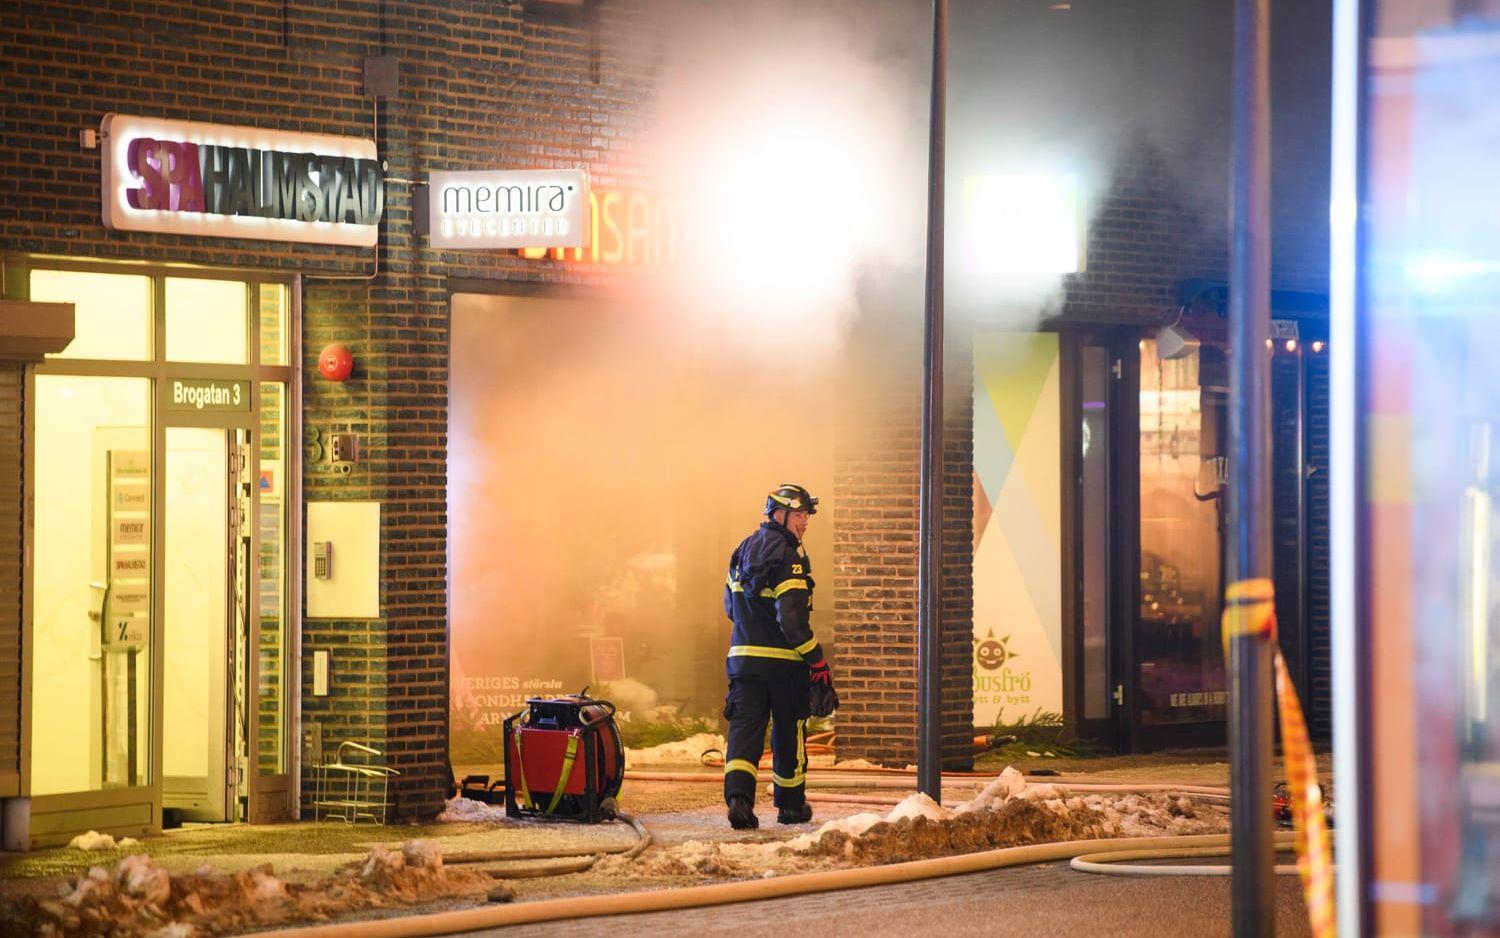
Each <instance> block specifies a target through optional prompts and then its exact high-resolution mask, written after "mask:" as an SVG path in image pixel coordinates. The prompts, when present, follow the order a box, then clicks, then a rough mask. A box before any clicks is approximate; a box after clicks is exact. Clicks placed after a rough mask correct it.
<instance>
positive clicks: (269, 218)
mask: <svg viewBox="0 0 1500 938" xmlns="http://www.w3.org/2000/svg"><path fill="white" fill-rule="evenodd" d="M100 129H101V136H102V138H103V140H104V146H103V147H102V148H101V149H102V154H103V156H102V158H103V192H102V202H103V217H104V225H105V227H107V228H118V229H125V230H130V231H155V232H161V233H164V234H186V235H212V236H217V237H223V238H257V239H261V240H271V241H309V242H313V243H317V244H351V245H363V246H369V245H372V244H374V243H375V238H376V235H377V233H378V225H379V223H380V217H381V214H382V213H383V212H384V211H385V172H384V169H383V168H382V166H381V164H380V161H379V160H378V159H377V158H376V153H375V142H374V141H373V140H365V139H362V138H359V137H335V136H329V135H326V134H301V133H285V132H282V131H274V130H260V129H257V128H254V127H228V126H222V125H219V124H202V123H196V122H193V121H176V120H166V119H161V118H153V117H132V116H127V115H123V114H109V115H107V116H106V117H105V118H104V121H103V122H102V124H101V128H100Z"/></svg>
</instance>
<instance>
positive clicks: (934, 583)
mask: <svg viewBox="0 0 1500 938" xmlns="http://www.w3.org/2000/svg"><path fill="white" fill-rule="evenodd" d="M947 72H948V0H933V3H932V114H931V124H930V130H929V134H928V150H927V316H926V330H925V340H924V343H925V344H924V352H925V354H924V357H923V376H924V378H925V379H926V380H925V381H924V382H923V390H922V478H921V496H920V512H921V521H920V529H919V535H918V536H919V543H918V548H917V549H918V555H917V597H918V598H917V603H918V605H917V789H918V790H919V791H922V792H924V793H926V794H927V796H928V797H930V798H932V800H934V801H942V798H943V769H942V748H943V746H942V744H943V738H942V736H943V723H942V709H943V695H942V662H943V656H942V644H941V641H940V636H941V634H942V603H943V137H944V128H945V124H946V114H945V112H946V108H947V89H948V79H947Z"/></svg>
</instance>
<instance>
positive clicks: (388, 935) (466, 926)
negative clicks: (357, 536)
mask: <svg viewBox="0 0 1500 938" xmlns="http://www.w3.org/2000/svg"><path fill="white" fill-rule="evenodd" d="M1278 836H1280V835H1278ZM1161 841H1162V838H1159V837H1128V838H1118V839H1106V840H1073V841H1066V842H1063V843H1052V844H1031V845H1029V846H1025V847H1003V848H1000V849H997V850H985V851H981V852H979V853H967V854H960V855H958V856H949V857H937V858H934V859H931V860H912V861H908V862H905V863H892V864H888V865H885V866H869V867H860V868H858V869H846V870H827V871H823V872H817V873H797V874H793V875H790V876H778V877H776V878H774V879H752V880H743V881H740V882H734V883H717V884H714V885H709V886H692V887H688V888H684V889H672V890H649V891H640V892H627V893H617V894H615V895H605V896H570V897H566V898H562V899H545V900H540V901H537V902H522V903H517V904H514V905H501V906H494V905H491V906H480V907H477V908H472V909H460V910H456V911H449V912H436V913H432V914H430V915H416V916H410V917H406V918H392V919H381V920H379V921H361V922H348V923H343V924H337V925H312V926H307V927H304V928H289V929H282V930H279V931H277V932H275V935H276V936H277V938H416V936H426V935H449V934H455V933H460V932H467V931H477V930H479V929H486V928H503V927H506V926H510V925H530V924H535V923H537V922H553V921H561V920H571V919H584V918H597V917H599V916H606V915H630V914H635V913H640V912H665V911H673V910H678V909H693V908H703V907H706V906H715V905H727V904H729V903H734V902H754V901H760V900H765V899H780V898H785V897H787V896H799V895H806V894H808V893H816V892H831V891H834V890H840V889H854V888H859V887H864V886H884V885H891V884H896V883H908V882H915V881H919V880H924V879H935V878H938V877H943V876H959V875H963V874H967V873H981V872H985V871H988V870H997V869H1003V868H1005V867H1010V866H1024V865H1029V864H1035V863H1051V862H1056V861H1059V860H1070V859H1071V858H1073V857H1076V856H1088V855H1093V854H1098V853H1099V851H1100V850H1101V849H1108V850H1110V851H1111V852H1120V851H1130V852H1131V853H1132V855H1133V856H1134V857H1146V856H1149V857H1152V858H1160V859H1168V858H1174V857H1178V856H1180V855H1181V853H1182V851H1183V850H1184V849H1185V848H1186V849H1190V850H1191V849H1199V848H1218V849H1221V850H1222V849H1225V848H1227V847H1228V845H1229V837H1228V836H1227V835H1223V834H1213V835H1200V836H1192V837H1174V838H1172V841H1173V845H1172V846H1170V847H1163V846H1161ZM643 849H644V848H643Z"/></svg>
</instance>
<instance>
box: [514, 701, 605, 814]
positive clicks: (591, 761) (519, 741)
mask: <svg viewBox="0 0 1500 938" xmlns="http://www.w3.org/2000/svg"><path fill="white" fill-rule="evenodd" d="M503 732H504V741H505V814H506V816H508V817H553V818H562V819H566V820H574V821H585V822H587V823H590V824H593V823H598V822H599V821H606V820H609V819H610V818H613V817H614V815H615V798H616V797H617V796H618V795H619V793H620V785H621V783H622V782H623V781H624V780H625V747H624V746H623V745H622V743H621V741H620V731H619V729H618V728H617V727H616V726H615V705H614V704H612V703H610V702H609V701H607V700H598V699H595V698H592V697H588V696H585V695H584V694H573V695H569V696H566V697H550V698H543V697H533V698H531V699H530V700H528V701H526V709H525V710H522V711H520V712H519V713H515V714H513V715H511V716H510V717H507V718H506V720H505V723H504V725H503Z"/></svg>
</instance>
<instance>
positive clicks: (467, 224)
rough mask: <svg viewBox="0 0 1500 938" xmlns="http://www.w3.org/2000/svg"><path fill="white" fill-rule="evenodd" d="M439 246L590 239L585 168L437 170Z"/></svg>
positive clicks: (433, 194) (434, 209) (435, 238)
mask: <svg viewBox="0 0 1500 938" xmlns="http://www.w3.org/2000/svg"><path fill="white" fill-rule="evenodd" d="M428 182H429V186H428V194H427V198H428V207H429V217H430V219H431V221H430V226H431V230H430V231H429V232H428V242H429V243H430V244H431V245H432V246H433V247H435V248H524V247H541V248H577V247H583V246H584V245H585V244H587V243H588V241H587V238H588V228H589V226H588V215H587V212H588V210H589V198H588V196H589V180H588V174H587V173H585V172H584V171H583V170H581V169H561V170H554V169H538V170H517V171H501V170H481V171H477V172H435V173H432V174H430V177H429V179H428Z"/></svg>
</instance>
